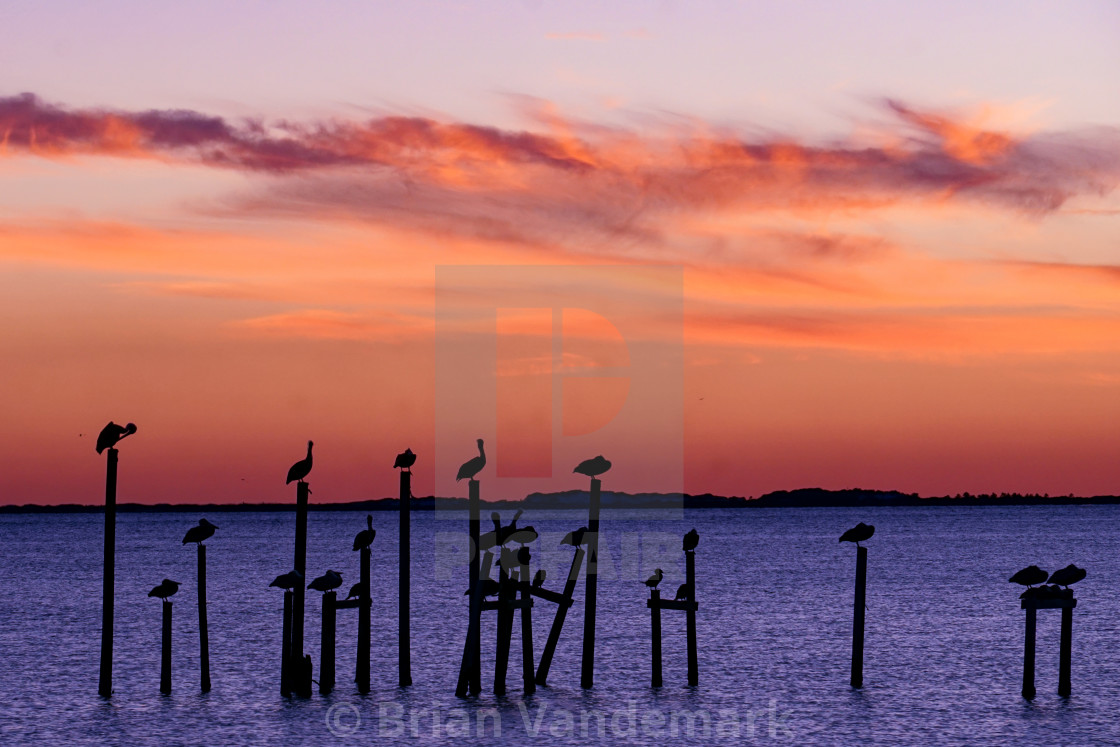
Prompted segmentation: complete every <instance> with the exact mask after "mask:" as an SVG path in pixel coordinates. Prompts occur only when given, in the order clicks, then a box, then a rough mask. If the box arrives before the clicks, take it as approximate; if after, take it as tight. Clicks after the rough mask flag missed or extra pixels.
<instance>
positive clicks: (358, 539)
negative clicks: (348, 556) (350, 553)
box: [354, 514, 377, 551]
mask: <svg viewBox="0 0 1120 747" xmlns="http://www.w3.org/2000/svg"><path fill="white" fill-rule="evenodd" d="M375 537H377V530H376V529H374V528H373V514H366V528H365V529H363V530H362V531H360V532H358V533H357V534H356V535H355V536H354V550H355V551H357V550H364V549H366V548H367V547H369V546H370V545H372V544H373V540H374V538H375Z"/></svg>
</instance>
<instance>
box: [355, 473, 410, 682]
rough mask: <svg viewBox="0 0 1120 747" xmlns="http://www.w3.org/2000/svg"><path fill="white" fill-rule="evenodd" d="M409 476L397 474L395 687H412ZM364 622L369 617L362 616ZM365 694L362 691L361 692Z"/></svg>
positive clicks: (407, 474)
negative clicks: (398, 523) (398, 511)
mask: <svg viewBox="0 0 1120 747" xmlns="http://www.w3.org/2000/svg"><path fill="white" fill-rule="evenodd" d="M411 504H412V472H411V471H409V470H403V469H402V470H401V484H400V509H401V511H400V514H401V519H400V574H399V578H398V594H397V598H398V607H397V620H398V623H397V625H398V628H397V631H398V632H397V685H398V686H400V687H408V686H409V685H411V684H412V641H411V637H412V632H411V629H412V626H411V620H410V617H411V614H412V611H411V595H412V581H411V576H412V574H411V565H412V557H411V555H412V553H411V549H412V546H411V543H412V537H411V533H412V529H411V525H412V505H411ZM366 615H367V618H368V615H369V613H368V612H367V613H366ZM363 692H366V690H363Z"/></svg>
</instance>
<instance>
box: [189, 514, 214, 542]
mask: <svg viewBox="0 0 1120 747" xmlns="http://www.w3.org/2000/svg"><path fill="white" fill-rule="evenodd" d="M217 528H218V526H217V525H216V524H211V523H210V522H208V521H207V520H206V519H199V520H198V526H196V527H191V528H190V529H188V530H187V535H186V536H185V537H183V544H184V545H185V544H187V543H188V542H194V543H195V544H196V545H201V544H202V543H203V542H205V541H206V540H208V539H210V538H211V537H213V536H214V530H215V529H217Z"/></svg>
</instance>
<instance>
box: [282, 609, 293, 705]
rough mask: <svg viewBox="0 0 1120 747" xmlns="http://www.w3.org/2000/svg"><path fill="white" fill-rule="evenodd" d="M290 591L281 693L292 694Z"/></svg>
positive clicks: (285, 610) (284, 640)
mask: <svg viewBox="0 0 1120 747" xmlns="http://www.w3.org/2000/svg"><path fill="white" fill-rule="evenodd" d="M294 596H295V595H294V594H293V593H292V592H290V591H285V592H284V634H283V638H282V641H283V642H282V644H281V645H282V650H281V652H280V694H281V695H283V696H284V697H288V696H289V695H291V694H292V668H293V667H292V658H291V657H292V597H294Z"/></svg>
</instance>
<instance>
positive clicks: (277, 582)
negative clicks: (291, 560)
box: [268, 570, 303, 591]
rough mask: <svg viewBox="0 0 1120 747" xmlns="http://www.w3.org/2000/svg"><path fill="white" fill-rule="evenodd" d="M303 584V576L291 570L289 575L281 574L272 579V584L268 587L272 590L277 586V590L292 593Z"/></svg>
mask: <svg viewBox="0 0 1120 747" xmlns="http://www.w3.org/2000/svg"><path fill="white" fill-rule="evenodd" d="M302 583H303V574H302V573H300V572H299V571H296V570H291V571H288V572H287V573H281V574H280V575H279V576H277V577H276V578H274V579H272V583H271V584H269V585H268V587H269V588H270V589H271V588H272V587H273V586H275V587H276V588H278V589H283V590H284V591H291V590H292V589H294V588H296V587H297V586H299V585H300V584H302Z"/></svg>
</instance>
